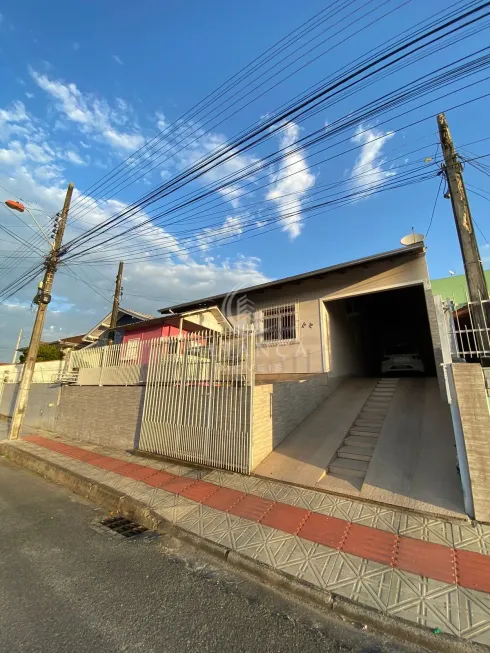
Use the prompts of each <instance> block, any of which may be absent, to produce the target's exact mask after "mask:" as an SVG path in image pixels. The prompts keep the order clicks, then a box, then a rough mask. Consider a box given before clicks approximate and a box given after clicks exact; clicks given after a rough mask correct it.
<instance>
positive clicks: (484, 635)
mask: <svg viewBox="0 0 490 653" xmlns="http://www.w3.org/2000/svg"><path fill="white" fill-rule="evenodd" d="M458 601H459V611H460V637H464V638H465V639H471V640H472V641H474V642H478V643H479V644H485V645H486V646H490V596H489V595H488V594H484V593H483V592H475V591H474V590H467V589H464V588H462V587H458Z"/></svg>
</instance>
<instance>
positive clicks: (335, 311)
mask: <svg viewBox="0 0 490 653" xmlns="http://www.w3.org/2000/svg"><path fill="white" fill-rule="evenodd" d="M326 309H327V312H328V317H329V331H330V339H329V341H330V360H331V365H332V371H333V372H334V373H335V374H336V375H353V376H375V377H379V376H381V365H382V361H383V358H384V359H385V361H386V360H388V361H389V355H390V354H393V353H397V352H398V351H400V352H411V353H414V354H417V355H418V356H419V357H420V360H421V361H422V362H423V372H422V371H420V370H417V371H410V370H404V371H403V372H401V373H396V375H397V376H408V375H410V374H412V375H414V374H416V375H419V376H420V375H422V374H423V375H424V376H435V373H436V372H435V362H434V352H433V348H432V338H431V334H430V328H429V319H428V315H427V307H426V303H425V295H424V290H423V287H422V285H417V286H409V287H406V288H397V289H395V290H386V291H380V292H375V293H369V294H365V295H356V296H354V297H348V298H345V299H337V300H334V301H329V302H326ZM388 374H390V373H388Z"/></svg>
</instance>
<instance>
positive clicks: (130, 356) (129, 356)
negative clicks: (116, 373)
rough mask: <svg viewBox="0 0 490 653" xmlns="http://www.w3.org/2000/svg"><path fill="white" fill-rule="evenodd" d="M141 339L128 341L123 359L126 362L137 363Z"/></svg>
mask: <svg viewBox="0 0 490 653" xmlns="http://www.w3.org/2000/svg"><path fill="white" fill-rule="evenodd" d="M139 344H140V339H139V338H134V339H133V340H127V341H126V342H125V343H124V345H123V351H122V352H121V353H122V356H121V359H122V360H124V361H126V362H127V361H133V362H134V361H136V359H137V358H138V352H139Z"/></svg>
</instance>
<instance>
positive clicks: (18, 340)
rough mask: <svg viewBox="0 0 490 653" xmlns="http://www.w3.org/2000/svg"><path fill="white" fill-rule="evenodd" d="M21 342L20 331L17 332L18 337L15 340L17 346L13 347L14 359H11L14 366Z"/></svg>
mask: <svg viewBox="0 0 490 653" xmlns="http://www.w3.org/2000/svg"><path fill="white" fill-rule="evenodd" d="M21 340H22V329H21V330H20V331H19V337H18V338H17V344H16V345H15V349H14V357H13V358H12V365H15V363H16V362H17V359H18V358H19V346H20V341H21Z"/></svg>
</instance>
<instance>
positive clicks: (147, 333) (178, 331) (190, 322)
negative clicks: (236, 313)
mask: <svg viewBox="0 0 490 653" xmlns="http://www.w3.org/2000/svg"><path fill="white" fill-rule="evenodd" d="M193 317H194V316H190V319H188V318H186V317H184V316H183V315H176V314H173V313H169V314H168V315H165V316H163V317H157V318H153V319H151V320H145V321H144V322H139V323H136V324H128V325H126V326H121V327H119V328H118V340H119V341H120V342H123V343H126V342H130V341H135V340H138V341H141V342H142V341H145V340H152V339H153V338H164V337H168V336H178V335H183V334H187V333H196V332H199V331H207V330H213V327H215V326H216V327H217V326H219V325H217V324H216V325H212V326H208V325H204V324H201V323H200V322H199V321H195V320H194V319H192V318H193ZM229 328H231V326H229ZM216 330H217V329H216Z"/></svg>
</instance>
